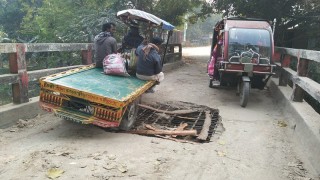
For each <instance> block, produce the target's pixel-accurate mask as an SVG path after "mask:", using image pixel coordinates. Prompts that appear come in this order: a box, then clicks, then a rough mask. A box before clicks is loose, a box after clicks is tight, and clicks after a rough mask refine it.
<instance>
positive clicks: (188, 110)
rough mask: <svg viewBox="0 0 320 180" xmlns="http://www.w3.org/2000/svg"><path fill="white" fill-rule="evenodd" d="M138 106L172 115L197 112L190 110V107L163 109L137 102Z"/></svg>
mask: <svg viewBox="0 0 320 180" xmlns="http://www.w3.org/2000/svg"><path fill="white" fill-rule="evenodd" d="M138 106H140V107H142V108H145V109H150V110H152V111H156V112H162V113H165V114H174V115H176V114H190V113H195V112H198V110H190V109H184V110H174V111H165V110H161V109H156V108H153V107H151V106H147V105H144V104H138Z"/></svg>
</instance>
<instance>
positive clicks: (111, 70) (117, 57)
mask: <svg viewBox="0 0 320 180" xmlns="http://www.w3.org/2000/svg"><path fill="white" fill-rule="evenodd" d="M103 71H104V73H105V74H108V75H117V76H130V75H129V74H128V72H127V70H126V66H125V62H124V59H123V58H122V57H121V54H119V53H118V54H109V55H107V56H106V57H105V58H104V59H103Z"/></svg>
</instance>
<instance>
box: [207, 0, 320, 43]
mask: <svg viewBox="0 0 320 180" xmlns="http://www.w3.org/2000/svg"><path fill="white" fill-rule="evenodd" d="M319 2H320V0H284V1H278V0H256V1H249V0H237V1H234V0H224V1H221V0H212V1H211V2H210V3H209V4H208V5H207V9H210V8H208V7H211V8H212V12H221V13H224V15H225V16H240V17H255V18H263V19H267V20H273V19H276V20H277V23H276V31H275V40H276V44H277V45H279V46H282V45H286V41H287V36H286V34H287V33H288V29H290V28H291V29H292V28H296V29H298V28H300V29H306V27H307V28H310V27H315V26H318V27H319V23H320V16H319V14H320V6H319ZM311 29H315V28H311ZM316 29H317V30H315V31H314V30H312V31H310V34H309V35H307V37H306V38H308V37H312V35H311V34H313V35H314V34H319V28H316Z"/></svg>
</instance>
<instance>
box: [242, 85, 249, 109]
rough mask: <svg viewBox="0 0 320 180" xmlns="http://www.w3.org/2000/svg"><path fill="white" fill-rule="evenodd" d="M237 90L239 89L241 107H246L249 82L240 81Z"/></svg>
mask: <svg viewBox="0 0 320 180" xmlns="http://www.w3.org/2000/svg"><path fill="white" fill-rule="evenodd" d="M239 86H240V87H239V90H240V94H239V95H240V105H241V106H242V107H246V106H247V103H248V99H249V93H250V82H240V84H239Z"/></svg>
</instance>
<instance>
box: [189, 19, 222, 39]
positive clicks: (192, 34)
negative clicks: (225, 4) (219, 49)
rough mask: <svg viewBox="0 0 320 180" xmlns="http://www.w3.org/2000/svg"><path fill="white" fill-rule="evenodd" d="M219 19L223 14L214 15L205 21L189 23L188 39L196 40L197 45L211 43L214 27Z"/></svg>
mask: <svg viewBox="0 0 320 180" xmlns="http://www.w3.org/2000/svg"><path fill="white" fill-rule="evenodd" d="M219 20H221V15H214V16H212V17H209V18H207V19H206V20H204V21H198V22H197V23H195V24H189V25H188V28H187V37H186V38H187V41H190V42H194V43H196V44H197V45H209V41H210V37H211V36H212V33H213V27H214V25H215V24H216V23H217V22H218V21H219Z"/></svg>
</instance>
